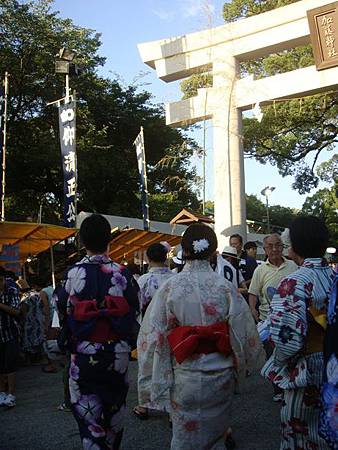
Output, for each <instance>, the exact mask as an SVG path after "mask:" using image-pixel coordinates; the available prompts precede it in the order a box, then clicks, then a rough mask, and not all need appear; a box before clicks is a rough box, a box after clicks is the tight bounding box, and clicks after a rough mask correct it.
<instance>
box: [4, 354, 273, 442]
mask: <svg viewBox="0 0 338 450" xmlns="http://www.w3.org/2000/svg"><path fill="white" fill-rule="evenodd" d="M136 371H137V364H136V363H135V362H133V363H131V365H130V382H131V383H130V385H131V388H130V391H129V395H128V405H129V410H131V408H132V406H133V405H135V404H136V402H137V392H136ZM271 398H272V389H271V386H269V384H268V383H266V382H265V381H264V380H263V379H262V378H261V377H259V376H253V377H250V378H248V381H247V383H246V386H245V387H244V389H243V392H242V393H241V394H240V395H236V396H235V401H234V406H233V428H234V433H235V438H236V441H237V444H238V445H237V448H238V449H239V450H278V448H279V405H276V404H274V403H273V402H272V400H271ZM61 400H62V373H61V371H60V372H59V373H57V374H45V373H43V372H42V371H41V368H40V367H29V368H22V369H21V370H20V371H19V373H18V390H17V401H18V405H17V407H16V408H13V409H11V410H6V409H4V408H0V450H81V444H80V440H79V436H78V431H77V426H76V422H75V420H74V419H73V416H72V415H71V413H65V412H59V411H57V409H56V407H57V405H58V404H59V403H60V402H61ZM170 439H171V431H170V428H169V425H168V419H167V418H166V417H165V416H156V417H153V418H151V419H150V420H148V421H140V420H138V419H137V418H136V417H134V415H133V414H132V413H131V412H130V413H129V414H128V417H127V423H126V428H125V434H124V438H123V445H122V450H168V449H169V448H170ZM195 450H198V449H195Z"/></svg>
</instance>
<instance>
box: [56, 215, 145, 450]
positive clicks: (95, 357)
mask: <svg viewBox="0 0 338 450" xmlns="http://www.w3.org/2000/svg"><path fill="white" fill-rule="evenodd" d="M110 237H111V234H110V225H109V222H108V221H107V220H106V219H105V218H104V217H103V216H100V215H97V214H93V215H91V216H90V217H87V218H86V219H85V220H84V221H83V222H82V224H81V228H80V239H81V241H82V243H83V245H84V246H85V248H86V250H87V255H86V256H85V257H84V258H83V259H82V260H81V261H80V262H79V263H77V264H76V265H75V266H73V267H71V268H70V269H68V272H67V274H66V277H65V283H64V286H63V288H62V289H61V290H59V291H58V299H57V304H58V309H59V311H60V312H61V314H62V313H63V314H64V315H65V316H66V326H67V328H68V331H69V336H68V342H69V344H70V350H71V365H70V370H69V389H70V399H71V405H72V412H73V414H74V417H75V418H76V420H77V422H78V426H79V431H80V436H81V440H82V445H83V448H84V450H89V449H90V450H100V449H114V450H116V449H119V448H120V443H121V439H122V432H123V418H124V412H125V402H126V396H127V392H128V380H127V369H128V362H129V352H130V347H129V341H130V340H131V339H132V338H135V336H132V332H133V330H135V326H137V323H136V319H135V313H136V311H137V310H138V295H137V290H138V289H137V287H136V282H135V281H133V278H132V277H131V276H130V274H129V273H128V271H127V270H126V268H125V267H123V266H120V265H119V264H116V263H114V262H112V261H111V260H110V259H109V258H108V257H107V254H106V252H107V248H108V244H109V241H110Z"/></svg>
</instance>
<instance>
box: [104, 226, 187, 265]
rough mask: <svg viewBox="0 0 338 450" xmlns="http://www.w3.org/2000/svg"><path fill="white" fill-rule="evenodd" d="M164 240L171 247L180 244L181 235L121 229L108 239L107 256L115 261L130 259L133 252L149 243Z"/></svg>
mask: <svg viewBox="0 0 338 450" xmlns="http://www.w3.org/2000/svg"><path fill="white" fill-rule="evenodd" d="M161 241H166V242H168V243H169V244H170V245H171V246H172V247H174V246H175V245H178V244H180V242H181V236H176V235H172V234H164V233H158V232H154V231H144V230H136V229H134V228H131V229H129V230H122V231H121V232H120V233H119V234H118V235H117V236H116V237H114V238H113V239H112V240H111V241H110V250H109V256H110V257H111V259H112V260H114V261H116V262H122V260H124V259H125V260H126V261H130V260H131V259H132V258H133V257H134V253H135V252H139V251H145V250H146V249H147V248H148V247H149V245H150V244H155V243H156V242H161Z"/></svg>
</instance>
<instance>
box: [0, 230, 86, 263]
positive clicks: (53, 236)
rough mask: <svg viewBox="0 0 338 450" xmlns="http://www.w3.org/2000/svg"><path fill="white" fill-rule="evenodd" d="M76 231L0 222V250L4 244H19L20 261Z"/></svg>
mask: <svg viewBox="0 0 338 450" xmlns="http://www.w3.org/2000/svg"><path fill="white" fill-rule="evenodd" d="M76 233H77V229H76V228H66V227H61V226H58V225H49V224H43V223H28V222H0V251H1V247H2V245H4V244H10V245H19V255H20V262H24V261H25V260H26V259H27V257H28V255H32V256H34V255H37V254H38V253H41V252H43V251H45V250H47V249H48V248H49V247H51V246H52V245H55V244H57V243H58V242H60V241H63V240H64V239H66V238H68V237H71V236H73V235H74V234H76Z"/></svg>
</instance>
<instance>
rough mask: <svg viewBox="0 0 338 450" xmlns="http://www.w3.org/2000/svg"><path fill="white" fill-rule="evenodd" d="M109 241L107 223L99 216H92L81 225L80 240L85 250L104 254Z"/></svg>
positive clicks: (109, 235)
mask: <svg viewBox="0 0 338 450" xmlns="http://www.w3.org/2000/svg"><path fill="white" fill-rule="evenodd" d="M110 239H111V234H110V225H109V222H108V220H107V219H106V218H104V217H103V216H101V215H100V214H92V215H91V216H89V217H86V218H85V219H84V221H83V222H82V223H81V227H80V240H81V242H82V244H83V245H84V246H85V247H86V249H87V250H89V251H91V252H93V253H104V252H105V251H106V250H107V245H108V243H109V242H110Z"/></svg>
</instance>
